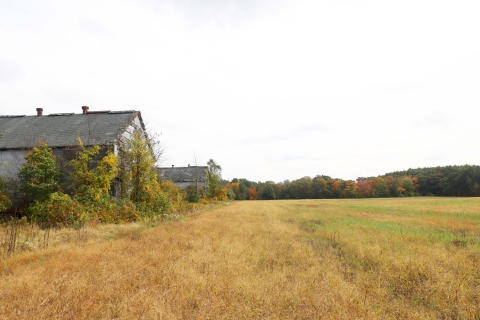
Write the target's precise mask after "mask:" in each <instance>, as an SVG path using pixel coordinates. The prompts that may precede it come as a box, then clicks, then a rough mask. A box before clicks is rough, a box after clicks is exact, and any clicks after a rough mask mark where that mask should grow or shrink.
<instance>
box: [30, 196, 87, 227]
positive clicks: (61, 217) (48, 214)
mask: <svg viewBox="0 0 480 320" xmlns="http://www.w3.org/2000/svg"><path fill="white" fill-rule="evenodd" d="M27 214H28V216H29V218H30V220H31V221H33V222H36V223H38V224H39V225H40V227H42V228H48V227H56V228H59V227H74V228H80V227H82V226H83V225H84V224H85V222H86V221H87V220H88V219H89V217H90V213H89V211H88V210H85V207H84V206H82V205H81V204H79V203H78V202H77V201H75V200H73V199H71V198H70V197H69V196H68V195H66V194H64V193H61V192H54V193H52V194H50V195H49V196H48V198H47V199H46V200H44V201H40V200H35V201H34V202H33V204H32V205H31V206H30V207H29V208H28V209H27Z"/></svg>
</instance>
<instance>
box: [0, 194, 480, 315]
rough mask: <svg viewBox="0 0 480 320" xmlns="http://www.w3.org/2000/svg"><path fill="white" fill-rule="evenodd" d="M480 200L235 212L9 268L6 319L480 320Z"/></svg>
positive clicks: (39, 255)
mask: <svg viewBox="0 0 480 320" xmlns="http://www.w3.org/2000/svg"><path fill="white" fill-rule="evenodd" d="M467 200H468V201H465V200H462V199H460V200H454V199H441V198H434V200H431V199H422V198H417V199H394V200H392V199H382V200H378V199H377V200H371V199H367V200H320V201H318V200H304V201H244V202H233V203H231V204H229V205H220V206H219V207H218V208H215V209H213V210H210V211H205V212H202V213H200V214H197V215H194V216H191V217H189V219H188V220H186V221H181V222H175V223H166V224H161V225H159V226H156V227H153V228H147V229H138V228H136V229H135V228H134V229H126V230H125V231H122V232H121V233H120V234H118V235H117V236H116V237H103V238H101V239H96V240H95V241H86V242H85V241H73V242H70V243H66V244H60V245H58V246H56V247H55V248H50V249H47V250H37V251H34V252H27V253H23V254H20V255H17V256H14V257H11V258H9V259H6V260H3V261H1V263H2V269H1V270H2V272H1V274H0V297H1V300H0V318H5V319H15V318H18V319H34V318H35V319H41V318H48V319H79V318H88V319H95V318H102V319H104V318H119V319H361V318H364V319H367V318H369V319H429V318H430V319H441V318H443V319H451V318H462V319H479V318H480V240H479V239H480V221H479V219H478V216H480V199H467ZM435 201H436V202H435ZM452 201H453V202H452ZM455 201H457V202H455Z"/></svg>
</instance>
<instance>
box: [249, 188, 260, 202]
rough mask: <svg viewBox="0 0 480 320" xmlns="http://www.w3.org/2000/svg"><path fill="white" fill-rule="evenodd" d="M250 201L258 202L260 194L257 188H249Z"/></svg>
mask: <svg viewBox="0 0 480 320" xmlns="http://www.w3.org/2000/svg"><path fill="white" fill-rule="evenodd" d="M247 190H248V200H257V199H258V192H257V189H255V188H248V189H247Z"/></svg>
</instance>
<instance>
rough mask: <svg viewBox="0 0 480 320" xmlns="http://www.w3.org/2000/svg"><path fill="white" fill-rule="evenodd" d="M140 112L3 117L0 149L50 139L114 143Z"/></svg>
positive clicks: (51, 142)
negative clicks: (78, 138) (79, 139)
mask: <svg viewBox="0 0 480 320" xmlns="http://www.w3.org/2000/svg"><path fill="white" fill-rule="evenodd" d="M137 116H138V117H140V121H141V115H140V112H138V111H110V112H108V111H107V112H104V113H92V114H86V115H84V114H73V113H69V114H66V113H64V114H51V115H44V116H0V150H6V149H24V148H31V147H32V146H35V145H37V144H38V142H40V141H46V142H47V144H48V146H49V147H67V146H73V145H77V137H78V136H80V138H81V139H82V141H83V143H84V144H85V145H95V144H98V145H112V144H113V143H114V141H115V140H116V139H117V138H118V137H119V136H120V135H121V134H122V133H123V132H124V131H125V129H126V127H127V126H128V125H129V124H131V123H132V121H133V119H134V118H135V117H137Z"/></svg>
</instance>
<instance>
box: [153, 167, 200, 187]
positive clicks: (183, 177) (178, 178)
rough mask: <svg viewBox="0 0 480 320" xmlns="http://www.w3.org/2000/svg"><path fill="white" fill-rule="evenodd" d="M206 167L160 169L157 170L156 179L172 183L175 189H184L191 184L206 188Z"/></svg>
mask: <svg viewBox="0 0 480 320" xmlns="http://www.w3.org/2000/svg"><path fill="white" fill-rule="evenodd" d="M206 170H208V167H207V166H189V167H161V168H157V173H158V177H159V178H160V179H161V180H170V181H173V182H174V183H175V184H176V185H177V187H179V188H182V189H185V188H186V187H188V186H189V185H191V184H195V183H198V185H199V186H203V187H204V188H205V189H206V188H207V173H206Z"/></svg>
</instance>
